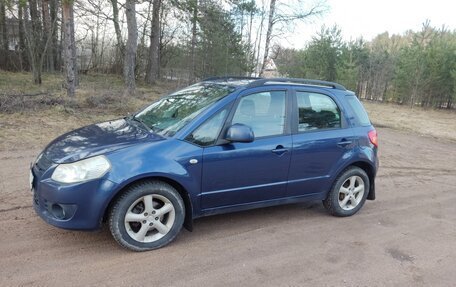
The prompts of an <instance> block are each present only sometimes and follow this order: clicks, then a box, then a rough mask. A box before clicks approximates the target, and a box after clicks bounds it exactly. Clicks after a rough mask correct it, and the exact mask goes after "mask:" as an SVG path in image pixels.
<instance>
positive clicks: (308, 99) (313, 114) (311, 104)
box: [296, 92, 341, 132]
mask: <svg viewBox="0 0 456 287" xmlns="http://www.w3.org/2000/svg"><path fill="white" fill-rule="evenodd" d="M296 98H297V102H298V112H299V123H298V131H300V132H303V131H310V130H318V129H333V128H340V127H341V121H340V110H339V107H338V106H337V104H336V103H335V102H334V101H333V100H332V99H331V98H330V97H328V96H326V95H323V94H316V93H307V92H296Z"/></svg>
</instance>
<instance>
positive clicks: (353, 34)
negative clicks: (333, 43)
mask: <svg viewBox="0 0 456 287" xmlns="http://www.w3.org/2000/svg"><path fill="white" fill-rule="evenodd" d="M327 3H328V5H329V7H330V11H329V13H327V14H325V15H324V16H322V17H319V18H317V19H314V20H313V21H312V23H305V24H298V26H297V27H296V28H295V30H294V33H293V34H292V35H290V36H288V37H286V38H287V39H286V40H287V41H288V42H289V43H288V45H286V46H291V47H295V48H302V47H303V46H304V45H305V43H306V42H308V41H309V40H310V39H311V37H312V35H315V33H316V32H317V31H319V30H320V28H321V26H322V25H323V24H324V25H326V26H328V27H330V26H332V25H334V24H337V25H338V26H339V27H340V28H341V29H342V34H343V37H344V39H345V40H350V39H356V38H358V37H360V36H362V37H363V38H364V39H366V40H371V39H372V38H373V37H375V36H376V35H377V34H380V33H383V32H385V31H388V32H389V33H390V34H401V33H403V32H405V31H406V30H409V29H412V30H415V31H416V30H420V29H421V27H422V23H423V22H424V21H425V20H426V19H429V20H430V21H431V26H435V27H441V26H442V25H445V26H446V27H447V28H449V29H451V30H455V29H456V1H455V0H432V1H420V0H416V1H412V0H364V1H362V0H327Z"/></svg>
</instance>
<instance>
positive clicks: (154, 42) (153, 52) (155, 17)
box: [146, 0, 161, 84]
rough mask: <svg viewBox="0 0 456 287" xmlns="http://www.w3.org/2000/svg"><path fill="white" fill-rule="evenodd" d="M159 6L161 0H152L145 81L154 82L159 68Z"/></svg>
mask: <svg viewBox="0 0 456 287" xmlns="http://www.w3.org/2000/svg"><path fill="white" fill-rule="evenodd" d="M160 7H161V0H154V4H153V8H152V9H153V12H152V13H153V14H152V27H151V33H150V48H149V61H148V65H147V72H146V82H147V83H148V84H155V82H156V81H157V79H158V75H159V70H160Z"/></svg>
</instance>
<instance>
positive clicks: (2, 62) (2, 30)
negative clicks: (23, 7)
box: [0, 0, 8, 69]
mask: <svg viewBox="0 0 456 287" xmlns="http://www.w3.org/2000/svg"><path fill="white" fill-rule="evenodd" d="M5 5H6V0H0V34H1V37H0V43H1V45H0V51H2V50H3V51H2V52H1V53H0V54H1V55H2V57H1V58H0V68H1V67H2V66H3V67H4V68H5V69H6V68H8V34H7V32H6V10H5Z"/></svg>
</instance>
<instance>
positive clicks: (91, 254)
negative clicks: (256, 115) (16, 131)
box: [0, 128, 456, 286]
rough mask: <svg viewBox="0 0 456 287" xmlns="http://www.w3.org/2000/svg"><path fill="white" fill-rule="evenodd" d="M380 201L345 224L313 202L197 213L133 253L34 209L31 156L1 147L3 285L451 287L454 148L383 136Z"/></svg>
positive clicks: (455, 222)
mask: <svg viewBox="0 0 456 287" xmlns="http://www.w3.org/2000/svg"><path fill="white" fill-rule="evenodd" d="M379 136H380V144H381V152H380V156H381V169H380V171H379V174H378V177H377V197H378V199H377V200H375V201H368V202H367V203H366V205H365V206H364V208H363V209H362V210H361V211H360V212H359V213H358V214H357V215H355V216H353V217H350V218H335V217H331V216H329V215H327V213H326V212H325V210H324V209H323V207H322V205H321V204H320V203H319V202H315V203H308V204H294V205H287V206H281V207H273V208H264V209H258V210H254V211H247V212H240V213H235V214H226V215H219V216H213V217H208V218H203V219H199V220H196V221H195V224H194V232H192V233H190V232H188V231H185V230H183V231H182V232H181V234H180V235H179V236H178V238H177V239H176V240H175V241H174V242H173V243H172V244H170V245H169V246H167V247H165V248H162V249H159V250H156V251H151V252H146V253H133V252H129V251H126V250H124V249H122V248H120V247H118V246H117V244H116V243H115V242H114V240H113V239H111V236H110V234H109V232H108V231H107V230H106V229H105V230H102V231H100V232H94V233H84V232H71V231H65V230H60V229H57V228H54V227H51V226H49V225H47V224H45V223H44V222H43V221H42V220H41V219H40V218H38V217H37V216H36V215H35V214H34V212H33V209H32V207H31V200H32V197H31V193H30V191H29V190H28V170H27V168H28V165H29V162H30V161H31V160H32V159H33V158H34V157H35V156H36V154H37V152H38V151H37V150H28V149H25V150H21V149H20V147H17V150H15V151H4V152H2V151H0V163H1V164H0V197H1V200H0V234H1V235H0V285H1V286H18V285H20V286H57V285H59V286H62V285H72V286H78V285H79V286H88V285H101V286H104V285H113V286H146V285H148V286H454V282H455V280H456V272H455V266H456V187H455V180H456V143H454V142H451V141H438V140H436V139H433V138H427V137H421V136H416V135H413V134H408V133H405V132H397V131H394V130H391V129H386V128H381V129H379Z"/></svg>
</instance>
